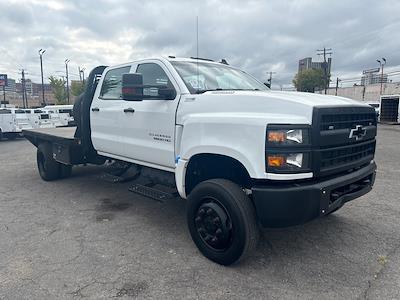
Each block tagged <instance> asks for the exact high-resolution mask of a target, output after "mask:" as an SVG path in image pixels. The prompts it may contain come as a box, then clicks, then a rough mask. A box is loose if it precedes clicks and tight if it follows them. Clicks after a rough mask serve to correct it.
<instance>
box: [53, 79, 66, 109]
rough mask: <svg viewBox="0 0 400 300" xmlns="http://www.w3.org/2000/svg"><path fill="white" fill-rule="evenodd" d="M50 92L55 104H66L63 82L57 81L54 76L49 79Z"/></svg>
mask: <svg viewBox="0 0 400 300" xmlns="http://www.w3.org/2000/svg"><path fill="white" fill-rule="evenodd" d="M49 81H50V86H51V90H52V91H53V94H54V98H56V104H60V105H62V104H66V103H67V92H66V90H65V83H66V82H65V80H64V79H57V78H56V77H54V76H50V77H49Z"/></svg>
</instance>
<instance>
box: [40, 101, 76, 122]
mask: <svg viewBox="0 0 400 300" xmlns="http://www.w3.org/2000/svg"><path fill="white" fill-rule="evenodd" d="M43 110H45V111H48V112H51V113H55V114H58V115H59V116H60V120H61V125H58V126H72V125H74V115H73V105H72V104H66V105H46V106H45V107H43ZM65 123H66V124H65Z"/></svg>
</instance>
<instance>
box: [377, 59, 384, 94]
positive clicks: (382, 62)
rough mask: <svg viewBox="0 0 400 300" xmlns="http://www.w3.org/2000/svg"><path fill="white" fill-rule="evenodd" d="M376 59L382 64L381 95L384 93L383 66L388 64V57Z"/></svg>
mask: <svg viewBox="0 0 400 300" xmlns="http://www.w3.org/2000/svg"><path fill="white" fill-rule="evenodd" d="M376 61H377V62H378V63H379V65H380V66H381V91H380V95H382V90H383V66H384V65H386V58H384V57H382V61H381V60H379V59H377V60H376Z"/></svg>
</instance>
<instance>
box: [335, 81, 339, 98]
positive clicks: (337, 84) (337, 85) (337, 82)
mask: <svg viewBox="0 0 400 300" xmlns="http://www.w3.org/2000/svg"><path fill="white" fill-rule="evenodd" d="M339 81H340V79H339V77H336V88H335V96H337V91H338V88H339Z"/></svg>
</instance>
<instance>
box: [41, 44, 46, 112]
mask: <svg viewBox="0 0 400 300" xmlns="http://www.w3.org/2000/svg"><path fill="white" fill-rule="evenodd" d="M45 52H46V50H43V49H40V50H39V57H40V73H41V75H42V105H43V106H46V100H45V99H44V80H43V54H44V53H45Z"/></svg>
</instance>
